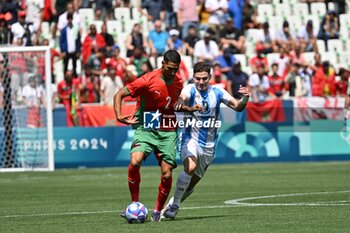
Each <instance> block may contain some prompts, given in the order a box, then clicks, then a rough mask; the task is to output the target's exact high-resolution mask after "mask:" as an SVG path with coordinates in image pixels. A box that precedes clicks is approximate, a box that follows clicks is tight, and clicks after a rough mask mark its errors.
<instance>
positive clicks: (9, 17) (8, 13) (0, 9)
mask: <svg viewBox="0 0 350 233" xmlns="http://www.w3.org/2000/svg"><path fill="white" fill-rule="evenodd" d="M20 10H22V8H21V7H20V4H19V1H13V0H1V2H0V13H1V14H3V15H4V17H5V20H6V21H7V24H8V25H12V24H14V23H16V22H17V21H18V17H17V16H18V12H19V11H20Z"/></svg>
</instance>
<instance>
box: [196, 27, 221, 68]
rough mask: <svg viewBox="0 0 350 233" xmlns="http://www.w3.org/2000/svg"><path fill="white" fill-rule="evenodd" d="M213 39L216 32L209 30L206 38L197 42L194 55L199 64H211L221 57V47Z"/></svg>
mask: <svg viewBox="0 0 350 233" xmlns="http://www.w3.org/2000/svg"><path fill="white" fill-rule="evenodd" d="M213 37H214V32H213V31H212V30H211V29H208V30H207V32H205V34H204V38H203V39H202V40H199V41H197V42H196V44H195V46H194V52H193V54H194V57H195V59H196V60H197V62H200V61H204V62H208V63H210V64H211V63H212V62H213V61H214V60H215V58H216V57H217V56H218V55H219V46H218V44H217V43H216V42H215V40H213Z"/></svg>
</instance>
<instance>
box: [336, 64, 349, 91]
mask: <svg viewBox="0 0 350 233" xmlns="http://www.w3.org/2000/svg"><path fill="white" fill-rule="evenodd" d="M338 76H340V80H339V81H337V82H336V83H335V86H336V94H337V95H338V96H344V97H346V96H347V95H348V85H349V78H350V71H349V70H346V69H344V68H340V69H339V72H338Z"/></svg>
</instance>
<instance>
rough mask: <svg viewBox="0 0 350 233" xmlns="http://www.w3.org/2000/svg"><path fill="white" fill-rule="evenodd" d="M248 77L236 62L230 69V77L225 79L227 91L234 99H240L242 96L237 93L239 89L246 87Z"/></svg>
mask: <svg viewBox="0 0 350 233" xmlns="http://www.w3.org/2000/svg"><path fill="white" fill-rule="evenodd" d="M248 80H249V76H248V74H246V73H245V72H243V71H242V68H241V63H240V62H239V61H238V60H236V61H235V64H233V67H232V77H231V78H229V79H227V91H228V93H230V95H232V96H233V97H235V98H236V99H240V98H242V94H241V93H239V92H238V90H239V87H240V86H242V87H247V86H248Z"/></svg>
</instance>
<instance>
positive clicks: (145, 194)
mask: <svg viewBox="0 0 350 233" xmlns="http://www.w3.org/2000/svg"><path fill="white" fill-rule="evenodd" d="M181 168H182V166H179V167H178V168H177V169H176V170H175V172H174V180H173V190H172V192H171V195H172V194H173V191H174V186H175V182H176V179H175V178H176V177H177V175H178V174H179V172H180V171H181ZM159 174H160V171H159V168H158V167H142V168H141V179H142V182H141V193H140V201H141V202H143V203H144V204H145V205H146V206H147V207H148V209H149V210H150V209H153V207H154V204H155V200H156V196H157V190H158V184H159ZM349 190H350V163H349V162H322V163H266V164H263V163H260V164H240V165H239V164H237V165H212V166H211V167H209V169H208V171H207V174H206V175H205V177H204V178H203V180H202V181H201V182H200V183H199V185H198V187H197V189H196V191H195V193H194V194H193V195H192V196H191V197H190V198H189V199H188V200H186V202H184V203H183V204H182V206H181V207H183V208H184V209H182V210H180V212H179V213H178V216H177V218H176V219H175V220H174V221H162V222H159V223H154V222H150V216H149V217H148V220H147V222H146V223H144V224H128V223H127V222H126V221H125V220H124V219H122V218H120V217H119V213H120V211H122V210H123V209H124V208H125V207H126V205H127V204H128V203H130V197H129V190H128V186H127V168H126V167H123V168H109V169H83V170H75V169H71V170H56V171H55V172H52V173H50V172H47V173H46V172H26V173H2V174H0V232H1V233H5V232H16V233H18V232H26V233H31V232H35V233H39V232H45V233H47V232H50V233H51V232H59V233H63V232H84V233H88V232H162V233H164V232H201V233H202V232H217V233H219V232H317V233H318V232H327V233H330V232H342V233H343V232H350V192H344V193H333V192H335V191H349ZM314 192H330V193H328V194H322V195H316V194H310V195H304V196H287V197H275V198H265V199H255V200H249V201H246V202H250V203H315V202H322V203H326V204H332V203H342V204H346V205H328V206H253V207H252V206H235V207H227V208H224V207H221V208H207V207H210V206H225V204H224V201H227V200H232V199H238V198H244V197H257V196H265V195H277V194H292V193H314ZM193 207H203V208H193Z"/></svg>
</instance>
